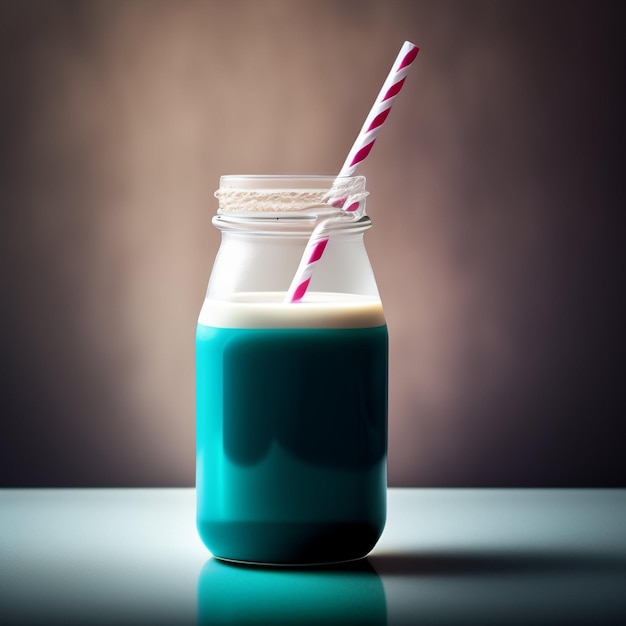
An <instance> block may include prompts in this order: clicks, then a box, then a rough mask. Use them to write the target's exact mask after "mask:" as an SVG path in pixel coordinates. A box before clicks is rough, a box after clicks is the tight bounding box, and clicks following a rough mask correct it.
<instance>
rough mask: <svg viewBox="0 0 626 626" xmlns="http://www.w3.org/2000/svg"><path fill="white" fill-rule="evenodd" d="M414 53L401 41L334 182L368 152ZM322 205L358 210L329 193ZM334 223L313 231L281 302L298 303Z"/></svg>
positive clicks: (349, 173)
mask: <svg viewBox="0 0 626 626" xmlns="http://www.w3.org/2000/svg"><path fill="white" fill-rule="evenodd" d="M418 52H419V48H418V47H417V46H416V45H415V44H412V43H411V42H409V41H405V42H404V44H403V46H402V48H400V52H399V53H398V56H397V57H396V60H395V61H394V63H393V65H392V66H391V71H390V72H389V75H388V76H387V78H386V79H385V82H384V83H383V86H382V88H381V90H380V93H379V94H378V97H377V98H376V100H375V102H374V106H373V107H372V109H371V110H370V112H369V114H368V116H367V117H366V118H365V122H364V124H363V127H362V128H361V132H359V134H358V136H357V138H356V141H355V142H354V144H353V146H352V148H351V149H350V152H348V156H347V158H346V160H345V162H344V164H343V167H342V168H341V171H340V172H339V174H338V176H337V178H341V177H345V176H352V175H353V174H354V172H355V171H356V168H357V166H358V165H359V163H361V162H362V161H364V160H365V158H366V157H367V155H368V154H369V153H370V151H371V150H372V147H373V146H374V142H375V141H376V137H377V136H378V133H379V132H380V129H381V128H382V125H383V124H384V122H385V120H386V119H387V116H388V115H389V111H390V110H391V107H392V105H393V103H394V102H395V99H396V97H397V96H398V94H399V93H400V90H401V89H402V86H403V85H404V81H405V79H406V75H407V74H408V72H409V69H410V68H411V65H412V64H413V61H415V57H416V56H417V53H418ZM326 201H327V202H328V204H331V205H332V206H336V207H341V208H342V209H343V210H344V211H346V212H348V213H351V214H352V215H355V216H356V215H358V213H359V211H358V209H359V207H360V206H361V201H358V200H355V199H354V198H352V197H350V198H347V199H346V198H342V197H338V196H337V195H335V194H333V191H332V190H331V191H330V193H329V196H328V198H327V200H326ZM337 219H340V218H332V217H331V218H328V219H326V220H324V221H322V222H320V223H319V224H318V225H317V226H316V227H315V229H314V230H313V233H312V234H311V237H310V238H309V241H308V243H307V246H306V248H305V250H304V254H303V255H302V259H301V261H300V265H299V266H298V270H297V271H296V274H295V276H294V278H293V280H292V281H291V285H290V286H289V289H288V290H287V296H286V297H285V302H299V301H300V300H302V298H303V296H304V294H305V293H306V291H307V289H308V287H309V282H310V281H311V276H312V275H313V269H314V267H315V265H316V264H317V263H318V261H319V260H320V258H321V257H322V254H323V253H324V249H325V248H326V244H327V243H328V239H329V237H330V235H329V234H328V226H329V224H330V223H331V222H334V221H336V220H337Z"/></svg>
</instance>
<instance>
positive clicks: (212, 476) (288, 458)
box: [196, 325, 387, 563]
mask: <svg viewBox="0 0 626 626" xmlns="http://www.w3.org/2000/svg"><path fill="white" fill-rule="evenodd" d="M196 376H197V384H196V387H197V427H196V440H197V477H196V487H197V499H198V520H197V522H198V530H199V533H200V536H201V538H202V540H203V541H204V543H205V545H206V546H207V547H208V548H209V550H211V552H212V553H213V554H214V555H215V556H218V557H221V558H225V559H232V560H238V561H250V562H264V563H321V562H331V561H342V560H349V559H356V558H360V557H362V556H365V555H366V554H367V553H368V552H369V550H371V548H372V547H373V546H374V544H375V543H376V541H377V540H378V537H379V536H380V533H381V532H382V528H383V526H384V522H385V514H386V487H387V485H386V478H387V477H386V459H387V327H386V326H378V327H374V328H350V329H316V328H305V329H273V328H271V329H232V328H213V327H209V326H203V325H198V329H197V335H196Z"/></svg>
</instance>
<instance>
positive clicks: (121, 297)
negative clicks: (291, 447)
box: [0, 0, 626, 486]
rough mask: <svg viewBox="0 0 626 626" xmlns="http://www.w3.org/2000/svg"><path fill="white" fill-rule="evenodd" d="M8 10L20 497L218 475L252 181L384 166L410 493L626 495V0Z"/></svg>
mask: <svg viewBox="0 0 626 626" xmlns="http://www.w3.org/2000/svg"><path fill="white" fill-rule="evenodd" d="M622 7H623V5H622V4H621V3H617V2H616V3H613V2H607V3H602V2H554V1H553V2H498V1H493V2H476V1H471V2H465V1H461V0H459V1H456V2H449V1H448V2H435V1H432V2H408V1H406V2H400V1H397V0H375V1H369V2H368V1H362V2H350V1H340V0H302V1H300V2H290V1H275V2H272V1H261V2H257V1H252V0H250V1H230V2H227V1H223V2H187V1H183V2H158V1H155V2H148V1H145V2H144V1H130V2H123V3H122V2H105V1H102V2H59V1H51V2H14V1H6V0H4V1H3V2H2V3H1V4H0V80H1V83H0V84H1V91H0V211H1V213H0V215H1V223H0V254H1V257H2V258H1V259H0V261H1V262H0V281H1V282H0V289H1V294H2V307H1V313H0V316H1V317H0V329H1V332H2V336H1V337H0V342H1V343H0V345H1V346H2V348H1V353H0V354H1V355H2V356H1V362H2V370H1V372H0V420H1V421H0V486H72V485H84V486H98V485H111V486H124V485H163V486H168V485H172V486H174V485H192V484H193V481H194V462H195V451H194V383H193V377H194V364H193V337H194V326H195V321H196V317H197V314H198V312H199V309H200V305H201V302H202V298H203V295H204V290H205V286H206V281H207V278H208V274H209V271H210V267H211V264H212V260H213V257H214V255H215V252H216V250H217V246H218V243H219V240H218V234H217V232H216V231H214V230H213V228H212V227H211V224H210V216H211V214H212V213H214V211H215V209H216V204H215V200H214V198H213V197H212V193H213V191H214V190H215V189H216V187H217V185H218V180H219V176H220V174H223V173H281V172H288V173H299V172H310V173H333V172H335V171H337V170H338V169H339V167H340V166H341V164H342V162H343V159H344V157H345V154H346V152H347V150H348V148H349V147H350V145H351V144H352V141H353V140H354V137H355V136H356V134H357V132H358V130H359V128H360V126H361V123H362V121H363V119H364V117H365V115H366V113H367V111H368V110H369V107H370V106H371V103H372V101H373V99H374V97H375V96H376V94H377V93H378V89H379V88H380V85H381V83H382V80H383V79H384V77H385V75H386V74H387V71H388V70H389V67H390V66H391V63H392V61H393V59H394V58H395V55H396V53H397V51H398V50H399V48H400V46H401V44H402V42H403V41H404V40H405V39H409V40H412V41H414V42H415V43H417V44H418V45H419V46H420V47H421V48H422V51H421V53H420V55H419V56H418V58H417V61H416V63H415V65H414V68H413V70H412V72H411V74H410V75H409V77H408V79H407V83H406V85H405V88H404V90H403V92H402V95H401V97H400V98H399V99H398V101H397V103H396V105H395V107H394V110H393V111H392V113H391V115H390V116H389V119H388V120H387V123H386V125H385V128H384V130H383V132H382V134H381V135H380V139H379V141H378V142H377V144H376V147H375V148H374V150H373V151H372V153H371V155H370V156H369V158H368V159H367V161H366V162H365V164H364V166H363V168H362V170H360V172H361V173H364V174H365V175H366V176H367V177H368V187H369V190H370V192H371V196H370V198H369V200H368V211H369V213H370V215H371V216H372V218H373V220H374V224H375V227H374V229H372V231H370V233H369V234H368V236H367V245H368V250H369V252H370V256H371V259H372V263H373V265H374V267H375V270H376V273H377V278H378V282H379V287H380V291H381V294H382V297H383V301H384V304H385V311H386V315H387V318H388V322H389V328H390V342H391V353H390V376H391V378H390V416H389V434H390V440H389V445H390V449H389V470H390V484H391V485H414V486H618V485H619V486H626V485H625V484H626V480H625V478H626V461H625V460H624V458H625V455H624V437H623V432H624V428H623V425H622V424H623V421H624V418H625V416H626V403H625V401H624V371H623V370H624V368H623V367H622V363H623V360H624V349H625V341H624V339H625V330H624V326H625V320H626V315H625V299H624V284H625V280H624V269H625V265H626V264H625V257H626V255H625V252H624V234H625V231H624V224H625V220H624V217H623V215H624V211H625V209H626V202H625V193H624V178H625V171H624V169H625V168H624V164H625V159H624V111H625V106H624V105H625V98H624V60H625V58H626V57H625V47H624V43H623V41H624V37H623V26H624V9H623V8H622Z"/></svg>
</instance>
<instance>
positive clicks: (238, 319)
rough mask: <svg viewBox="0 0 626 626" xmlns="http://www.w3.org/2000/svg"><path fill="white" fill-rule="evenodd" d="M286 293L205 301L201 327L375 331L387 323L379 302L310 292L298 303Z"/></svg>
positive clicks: (246, 295) (369, 298)
mask: <svg viewBox="0 0 626 626" xmlns="http://www.w3.org/2000/svg"><path fill="white" fill-rule="evenodd" d="M284 298H285V294H284V293H277V292H274V293H240V294H236V295H235V296H233V298H232V299H231V300H214V299H210V298H207V299H206V300H205V301H204V304H203V306H202V310H201V312H200V317H199V319H198V323H199V324H202V325H204V326H214V327H216V328H373V327H375V326H382V325H383V324H384V323H385V316H384V313H383V306H382V303H381V301H380V300H379V299H378V298H372V297H367V296H355V295H351V294H336V293H332V294H331V293H318V292H312V293H311V292H309V293H307V294H306V295H305V297H304V299H303V300H302V301H300V302H297V303H288V302H283V300H284Z"/></svg>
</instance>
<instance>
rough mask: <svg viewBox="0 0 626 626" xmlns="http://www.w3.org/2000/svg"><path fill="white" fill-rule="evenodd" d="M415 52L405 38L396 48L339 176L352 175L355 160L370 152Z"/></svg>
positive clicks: (356, 164)
mask: <svg viewBox="0 0 626 626" xmlns="http://www.w3.org/2000/svg"><path fill="white" fill-rule="evenodd" d="M418 52H419V48H418V47H417V46H416V45H415V44H412V43H411V42H409V41H405V42H404V44H403V46H402V48H400V52H399V53H398V56H397V57H396V60H395V61H394V64H393V65H392V66H391V71H390V72H389V75H388V76H387V78H386V79H385V82H384V83H383V86H382V88H381V90H380V93H379V94H378V97H377V98H376V101H375V102H374V106H373V107H372V109H371V110H370V112H369V114H368V116H367V117H366V118H365V122H364V123H363V127H362V128H361V132H360V133H359V135H358V137H357V138H356V141H355V142H354V144H353V146H352V148H351V149H350V152H348V156H347V158H346V160H345V163H344V164H343V167H342V168H341V171H340V172H339V176H352V174H354V172H355V170H356V168H357V166H358V165H359V163H361V161H364V160H365V158H366V157H367V155H368V154H369V153H370V151H371V149H372V147H373V146H374V142H375V141H376V137H377V136H378V133H379V132H380V129H381V127H382V125H383V124H384V122H385V120H386V119H387V116H388V115H389V111H391V107H392V105H393V103H394V102H395V100H396V98H397V97H398V94H399V93H400V90H401V89H402V87H403V86H404V81H405V80H406V75H407V74H408V73H409V69H411V65H412V64H413V61H415V57H416V56H417V53H418Z"/></svg>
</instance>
